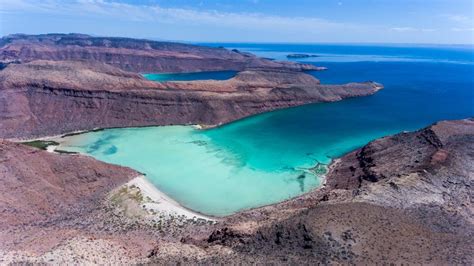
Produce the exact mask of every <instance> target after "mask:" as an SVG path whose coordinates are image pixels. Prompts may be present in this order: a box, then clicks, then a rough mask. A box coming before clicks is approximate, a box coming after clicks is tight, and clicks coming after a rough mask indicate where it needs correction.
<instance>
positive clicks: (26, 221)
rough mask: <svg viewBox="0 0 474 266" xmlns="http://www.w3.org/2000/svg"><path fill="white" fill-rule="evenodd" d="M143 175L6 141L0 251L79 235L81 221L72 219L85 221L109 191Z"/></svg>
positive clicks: (2, 145)
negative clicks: (73, 226) (73, 225)
mask: <svg viewBox="0 0 474 266" xmlns="http://www.w3.org/2000/svg"><path fill="white" fill-rule="evenodd" d="M137 175H138V173H137V172H136V171H134V170H132V169H130V168H126V167H120V166H116V165H110V164H106V163H103V162H100V161H97V160H95V159H93V158H90V157H86V156H81V155H60V154H53V153H49V152H46V151H42V150H39V149H36V148H32V147H28V146H25V145H22V144H18V143H12V142H8V141H4V140H0V238H1V239H2V241H0V242H1V243H0V250H8V249H16V248H19V247H20V246H22V247H23V248H28V249H29V250H47V249H49V248H52V247H53V246H54V245H56V244H57V243H58V242H61V240H64V239H67V238H69V237H71V236H72V235H77V233H75V230H77V229H80V228H81V226H80V225H79V226H76V228H75V229H73V228H72V226H71V224H74V223H81V222H85V221H86V217H87V216H89V215H90V214H91V213H92V212H95V211H96V210H97V209H98V208H99V207H100V205H101V204H100V203H101V202H102V201H103V200H104V198H105V195H106V194H108V193H109V192H110V191H111V190H112V189H114V188H116V187H117V186H119V185H120V184H122V183H124V182H126V181H128V180H129V179H131V178H132V177H135V176H137ZM76 225H77V224H76ZM55 229H56V230H55ZM76 232H77V231H76ZM0 258H1V255H0Z"/></svg>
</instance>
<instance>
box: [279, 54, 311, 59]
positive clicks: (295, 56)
mask: <svg viewBox="0 0 474 266" xmlns="http://www.w3.org/2000/svg"><path fill="white" fill-rule="evenodd" d="M309 57H319V55H315V54H289V55H287V56H286V58H290V59H297V58H309Z"/></svg>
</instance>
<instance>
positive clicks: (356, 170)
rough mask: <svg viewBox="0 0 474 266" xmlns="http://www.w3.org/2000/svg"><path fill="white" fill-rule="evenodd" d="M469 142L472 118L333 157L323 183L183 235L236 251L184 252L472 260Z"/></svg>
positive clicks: (473, 164)
mask: <svg viewBox="0 0 474 266" xmlns="http://www.w3.org/2000/svg"><path fill="white" fill-rule="evenodd" d="M472 150H474V120H472V119H470V120H469V119H466V120H459V121H444V122H439V123H437V124H435V125H433V126H431V127H428V128H425V129H422V130H419V131H416V132H411V133H401V134H397V135H394V136H389V137H385V138H381V139H378V140H375V141H373V142H371V143H369V144H368V145H366V146H364V147H363V148H361V149H358V150H356V151H354V152H352V153H349V154H347V155H346V156H344V157H342V158H340V160H337V161H336V162H335V163H334V164H333V165H332V166H331V169H330V172H329V173H328V175H327V183H326V186H325V187H323V188H322V189H318V190H315V191H314V192H311V193H309V194H307V195H303V196H301V197H298V198H296V199H293V200H290V201H287V202H283V203H280V204H276V205H274V206H268V207H264V208H260V209H256V210H251V211H248V212H244V213H241V214H237V215H234V216H233V217H229V218H228V220H227V222H226V223H224V224H222V225H221V226H220V228H218V229H216V230H214V231H213V232H212V233H210V234H209V235H208V237H207V238H204V239H203V240H196V239H195V238H192V237H191V238H188V239H187V240H185V241H183V242H185V243H188V244H197V245H200V246H203V247H205V248H206V249H209V250H212V249H215V248H216V247H220V248H221V249H222V248H223V247H227V248H230V249H231V250H232V251H233V252H228V253H225V252H223V253H216V254H213V255H210V257H207V258H205V259H204V260H202V259H201V260H200V259H199V258H198V257H197V256H196V255H195V254H194V255H191V256H190V257H191V258H192V259H194V260H197V261H200V262H204V263H208V262H224V263H225V262H231V261H234V262H235V261H239V262H244V263H251V262H253V263H259V262H262V263H263V262H267V263H268V262H272V263H302V262H304V263H356V264H357V263H360V264H367V263H368V264H372V263H380V262H385V263H392V262H393V263H422V264H426V263H428V264H430V263H432V264H470V263H472V261H473V257H472V252H471V251H472V249H473V243H472V241H471V240H472V238H473V237H474V220H473V217H474V216H473V212H472V210H473V208H472V200H471V199H472V196H473V195H472V187H473V185H474V154H473V153H472ZM158 257H159V258H157V260H159V259H164V258H168V259H171V260H175V261H182V259H181V258H178V257H174V256H167V254H160V255H159V256H158ZM188 259H189V258H188Z"/></svg>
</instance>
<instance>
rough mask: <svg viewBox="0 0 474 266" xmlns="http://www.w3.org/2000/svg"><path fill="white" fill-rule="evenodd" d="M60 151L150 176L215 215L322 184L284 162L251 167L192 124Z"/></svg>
mask: <svg viewBox="0 0 474 266" xmlns="http://www.w3.org/2000/svg"><path fill="white" fill-rule="evenodd" d="M61 148H65V149H67V150H70V151H77V152H81V153H87V154H89V155H92V156H94V157H95V158H97V159H99V160H103V161H106V162H110V163H115V164H120V165H127V166H130V167H132V168H134V169H136V170H138V171H141V172H143V173H146V175H147V177H148V179H149V180H150V181H151V182H152V183H153V184H155V185H156V186H157V187H158V188H159V189H160V190H162V191H163V192H165V193H166V194H168V195H169V196H171V197H172V198H173V199H175V200H177V201H178V202H180V203H181V204H182V205H184V206H186V207H188V208H190V209H193V210H196V211H199V212H202V213H205V214H209V215H216V216H221V215H227V214H231V213H233V212H235V211H237V210H241V209H248V208H252V207H256V206H261V205H265V204H270V203H273V202H278V201H281V200H283V199H286V198H290V197H294V196H296V195H299V194H301V193H304V192H307V191H309V190H311V189H312V188H314V187H316V186H318V185H319V184H320V179H319V178H317V177H316V176H314V175H312V174H311V173H308V172H307V171H305V170H303V169H301V170H297V169H294V168H293V167H292V166H291V165H288V164H286V163H285V162H283V161H278V162H272V163H269V164H268V165H266V164H261V165H259V164H249V163H247V158H243V157H241V156H242V155H243V154H242V153H241V150H239V147H237V146H235V145H232V146H228V147H223V146H220V145H214V143H213V141H212V139H210V138H209V137H208V136H207V135H206V134H202V131H199V130H196V129H194V128H193V127H190V126H167V127H148V128H126V129H108V130H104V131H98V132H91V133H87V134H82V135H77V136H73V137H70V138H68V142H67V143H66V146H63V147H61ZM272 158H273V157H272ZM268 159H269V160H271V158H268ZM262 162H263V161H262ZM313 164H314V160H311V161H308V164H307V165H306V166H308V167H309V166H313ZM270 165H271V167H268V168H267V166H270Z"/></svg>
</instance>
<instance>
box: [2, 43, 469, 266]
mask: <svg viewBox="0 0 474 266" xmlns="http://www.w3.org/2000/svg"><path fill="white" fill-rule="evenodd" d="M0 62H1V66H2V69H1V70H0V239H1V240H2V241H0V263H1V264H8V263H54V264H63V263H64V264H71V263H81V264H142V263H152V264H153V263H163V262H166V263H180V264H183V263H184V264H196V263H199V264H218V263H219V264H222V263H226V264H227V263H233V264H235V263H240V264H254V263H257V264H260V263H262V264H264V263H265V264H266V263H272V264H308V263H311V264H312V263H314V264H317V263H322V264H375V263H380V262H384V263H392V262H393V263H400V264H402V263H403V264H406V263H408V264H470V263H472V261H473V257H472V250H473V244H472V241H471V240H472V238H473V237H474V235H473V232H474V230H473V215H472V211H471V209H472V206H471V205H472V203H471V200H470V198H471V196H472V195H471V194H472V192H471V190H472V186H473V185H474V176H473V174H472V173H474V163H473V162H474V155H473V153H472V150H474V120H473V119H472V118H467V119H462V120H452V121H441V122H438V123H435V124H433V125H431V126H428V127H426V128H424V129H420V130H418V131H414V132H405V133H399V134H395V135H391V136H387V137H384V138H380V139H377V140H374V141H371V142H370V143H368V144H367V145H365V146H363V147H361V148H359V149H356V150H354V151H352V152H350V153H348V154H346V155H344V156H342V157H340V158H337V159H335V160H333V161H332V163H331V164H330V165H329V167H328V172H327V173H326V174H325V176H324V185H323V186H321V187H318V188H316V189H314V190H312V191H310V192H309V193H306V194H303V195H301V196H298V197H296V198H292V199H289V200H286V201H284V202H279V203H275V204H271V205H268V206H263V207H259V208H255V209H250V210H244V211H241V212H238V213H235V214H233V215H229V216H226V217H208V216H205V215H201V214H199V213H196V212H193V211H192V210H188V209H186V208H182V206H179V204H177V203H176V202H174V201H173V200H172V199H171V198H169V197H167V196H166V195H164V194H160V192H159V191H156V188H154V187H153V186H152V185H151V184H149V183H146V182H144V179H143V174H144V173H141V172H139V171H138V170H137V169H131V168H128V167H125V166H120V165H113V164H109V163H106V162H102V161H98V160H96V159H94V158H92V157H89V156H85V155H82V154H68V153H58V152H54V148H53V149H49V146H48V145H50V144H52V145H53V146H54V145H56V144H57V143H56V142H53V141H49V142H47V143H49V144H45V145H44V146H45V147H43V148H45V149H47V150H42V149H38V148H36V147H31V146H28V145H25V144H23V143H22V142H24V141H26V140H32V139H43V138H46V139H50V138H51V137H54V136H55V137H56V138H55V139H54V140H58V139H61V136H62V135H64V134H71V133H77V132H82V131H90V130H95V129H102V128H116V127H141V126H164V125H200V126H201V127H216V126H220V125H223V124H227V123H230V122H233V121H236V120H239V119H242V118H245V117H248V116H252V115H255V114H260V113H264V112H269V111H274V110H278V109H283V108H289V107H295V106H300V105H305V104H310V103H323V102H336V101H340V100H343V99H346V98H351V97H363V96H369V95H373V94H375V93H377V92H378V91H379V90H381V89H382V88H383V85H382V84H379V83H377V82H372V81H367V82H358V83H347V84H341V85H325V84H321V82H320V81H319V80H318V79H317V78H315V77H313V76H312V75H310V74H308V73H306V71H318V70H322V69H324V68H323V67H316V66H314V65H310V64H300V63H294V62H280V61H274V60H268V59H265V58H260V57H257V56H255V55H252V54H250V53H246V52H241V51H239V50H228V49H225V48H213V47H205V46H197V45H189V44H180V43H170V42H158V41H151V40H139V39H130V38H112V37H92V36H88V35H83V34H43V35H24V34H15V35H9V36H6V37H3V38H2V39H1V40H0ZM223 70H233V71H237V73H236V75H235V76H234V77H232V78H230V79H227V80H193V81H165V82H155V81H151V80H147V79H146V78H145V77H143V75H142V74H144V73H187V72H202V71H223ZM335 122H336V121H335ZM58 136H59V137H58ZM43 144H44V143H43Z"/></svg>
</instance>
